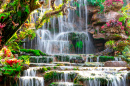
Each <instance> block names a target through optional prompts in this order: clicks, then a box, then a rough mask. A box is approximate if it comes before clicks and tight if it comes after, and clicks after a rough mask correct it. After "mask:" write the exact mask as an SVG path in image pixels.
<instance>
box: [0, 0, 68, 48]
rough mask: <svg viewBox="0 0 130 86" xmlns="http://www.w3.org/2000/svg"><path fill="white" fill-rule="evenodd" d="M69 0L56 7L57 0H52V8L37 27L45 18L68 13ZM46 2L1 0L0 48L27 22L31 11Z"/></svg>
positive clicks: (38, 24)
mask: <svg viewBox="0 0 130 86" xmlns="http://www.w3.org/2000/svg"><path fill="white" fill-rule="evenodd" d="M68 1H69V0H63V3H62V4H61V5H59V6H58V7H56V6H55V5H54V2H55V0H51V8H52V10H49V11H47V12H45V14H44V15H43V16H42V18H41V19H40V20H39V22H37V23H36V24H35V27H36V29H38V28H39V27H40V25H41V24H42V22H43V21H44V20H48V19H49V18H50V17H52V16H54V15H58V14H59V13H63V15H65V14H66V12H67V8H68V7H70V6H67V3H68ZM48 3H49V2H48V0H46V2H44V1H41V2H39V0H0V49H2V47H3V46H4V45H5V44H6V42H7V41H8V40H9V39H10V38H11V37H12V36H13V34H14V33H15V32H16V31H17V30H18V29H19V28H20V27H21V26H22V25H23V24H24V23H25V22H26V20H27V19H28V17H29V15H30V13H32V12H33V11H34V10H36V9H38V8H40V7H41V6H43V7H47V5H48Z"/></svg>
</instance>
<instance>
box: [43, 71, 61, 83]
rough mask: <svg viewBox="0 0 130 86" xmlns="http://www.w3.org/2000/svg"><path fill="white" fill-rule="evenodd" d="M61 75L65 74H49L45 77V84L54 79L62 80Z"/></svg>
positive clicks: (52, 72)
mask: <svg viewBox="0 0 130 86" xmlns="http://www.w3.org/2000/svg"><path fill="white" fill-rule="evenodd" d="M61 74H63V73H62V72H55V71H51V72H47V73H46V74H45V75H44V80H45V82H48V81H50V80H53V79H61V78H62V76H61Z"/></svg>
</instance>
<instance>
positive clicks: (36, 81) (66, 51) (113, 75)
mask: <svg viewBox="0 0 130 86" xmlns="http://www.w3.org/2000/svg"><path fill="white" fill-rule="evenodd" d="M42 1H44V0H42ZM50 1H51V0H49V2H50ZM74 1H75V0H70V6H75V7H76V10H72V9H68V12H69V14H68V15H67V16H59V17H53V18H51V19H50V22H48V23H45V24H44V25H43V26H42V28H40V29H38V30H37V31H36V33H37V34H38V35H37V37H36V38H35V39H34V40H32V41H29V40H28V39H25V41H27V43H25V44H24V45H23V47H24V48H27V49H30V48H31V49H39V50H41V51H42V52H44V53H47V54H48V55H52V56H48V57H47V59H46V61H42V58H43V57H36V62H32V63H30V65H32V64H33V65H36V66H40V67H30V68H29V69H27V70H25V71H24V73H23V76H21V77H20V78H19V85H18V86H45V82H44V78H43V77H39V76H38V74H37V70H38V69H39V68H42V67H41V66H48V67H52V66H53V67H54V66H56V64H52V63H50V58H53V60H52V61H54V55H62V56H63V57H65V56H67V55H68V56H69V62H70V60H71V59H72V58H73V59H76V56H74V55H71V54H85V55H82V56H81V57H83V60H85V61H86V62H92V63H94V59H93V56H92V55H89V54H92V53H95V52H96V49H95V47H94V45H93V41H92V38H91V35H90V34H89V33H88V31H87V27H88V24H87V21H88V19H87V15H88V12H87V0H77V2H76V3H75V2H74ZM61 3H62V0H56V2H55V4H56V5H59V4H61ZM49 7H51V6H50V3H49ZM48 9H49V8H48ZM40 10H41V12H40V13H42V14H43V13H44V12H45V11H46V9H44V8H41V9H40ZM38 15H39V13H35V14H34V16H32V17H33V18H34V20H35V21H36V19H37V18H36V17H37V16H38ZM78 45H80V46H78ZM34 58H35V57H34ZM64 60H65V61H66V59H64V58H61V63H63V62H64ZM114 60H115V61H121V58H115V59H114ZM95 62H97V63H99V62H100V56H98V57H97V58H96V61H95ZM74 68H75V66H71V65H70V66H60V69H61V70H62V71H58V70H56V72H63V73H64V74H61V76H60V77H63V78H62V79H58V80H57V82H58V86H74V83H73V82H71V80H69V77H70V76H69V73H70V72H74V73H77V74H78V75H79V76H82V77H83V79H84V78H85V79H86V80H84V82H83V83H84V85H85V86H127V85H126V77H127V73H128V71H119V70H120V69H123V68H121V67H120V68H114V67H99V65H98V67H81V66H79V67H78V68H77V69H78V70H74ZM65 69H69V71H64V70H65ZM102 79H105V80H108V82H107V83H104V85H102ZM53 81H56V80H54V79H53ZM77 86H78V85H77Z"/></svg>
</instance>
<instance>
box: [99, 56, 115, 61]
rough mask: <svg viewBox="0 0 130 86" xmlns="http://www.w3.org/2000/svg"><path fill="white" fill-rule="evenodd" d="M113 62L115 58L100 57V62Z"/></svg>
mask: <svg viewBox="0 0 130 86" xmlns="http://www.w3.org/2000/svg"><path fill="white" fill-rule="evenodd" d="M113 60H114V56H100V57H99V61H100V62H105V61H113Z"/></svg>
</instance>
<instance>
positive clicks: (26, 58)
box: [18, 55, 30, 64]
mask: <svg viewBox="0 0 130 86" xmlns="http://www.w3.org/2000/svg"><path fill="white" fill-rule="evenodd" d="M18 59H20V60H23V63H25V64H29V63H30V61H29V60H30V56H28V55H22V56H19V57H18Z"/></svg>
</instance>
